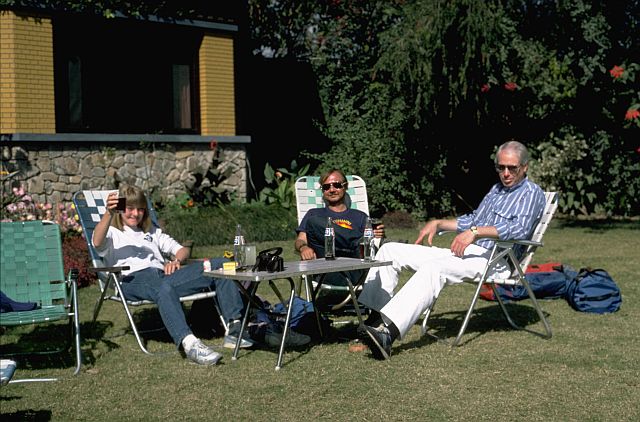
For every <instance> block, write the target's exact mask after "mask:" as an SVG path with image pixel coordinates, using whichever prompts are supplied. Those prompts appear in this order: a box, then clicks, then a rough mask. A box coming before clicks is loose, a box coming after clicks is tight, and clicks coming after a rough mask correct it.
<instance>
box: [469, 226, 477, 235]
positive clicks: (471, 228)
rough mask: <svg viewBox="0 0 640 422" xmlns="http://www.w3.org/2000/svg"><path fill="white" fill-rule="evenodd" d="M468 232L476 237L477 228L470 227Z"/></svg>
mask: <svg viewBox="0 0 640 422" xmlns="http://www.w3.org/2000/svg"><path fill="white" fill-rule="evenodd" d="M469 230H471V233H473V235H474V236H477V235H478V228H477V227H476V226H471V227H470V228H469Z"/></svg>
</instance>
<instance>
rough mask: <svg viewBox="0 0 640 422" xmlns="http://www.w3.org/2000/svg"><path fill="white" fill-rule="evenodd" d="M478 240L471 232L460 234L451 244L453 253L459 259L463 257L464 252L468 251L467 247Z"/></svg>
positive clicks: (466, 231)
mask: <svg viewBox="0 0 640 422" xmlns="http://www.w3.org/2000/svg"><path fill="white" fill-rule="evenodd" d="M474 240H476V237H475V235H474V234H473V233H471V230H465V231H463V232H462V233H459V234H458V235H457V236H456V237H455V238H454V239H453V242H451V252H452V253H453V254H454V255H455V256H458V257H462V255H464V250H465V249H467V246H469V245H470V244H472V243H473V241H474Z"/></svg>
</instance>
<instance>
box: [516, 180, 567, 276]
mask: <svg viewBox="0 0 640 422" xmlns="http://www.w3.org/2000/svg"><path fill="white" fill-rule="evenodd" d="M544 197H545V201H546V204H545V207H544V212H543V213H542V216H541V217H540V221H539V222H538V225H537V226H536V228H535V230H534V231H533V235H532V236H531V240H533V241H534V242H541V241H542V237H543V236H544V233H545V232H546V231H547V228H548V227H549V223H550V222H551V219H552V218H553V215H554V214H555V212H556V209H558V197H559V195H558V192H545V193H544ZM536 249H537V247H535V246H529V247H528V248H527V250H526V251H525V253H524V254H523V255H522V259H521V260H520V268H521V269H522V271H525V270H526V269H527V267H528V266H529V264H530V263H531V259H532V258H533V254H534V253H535V251H536Z"/></svg>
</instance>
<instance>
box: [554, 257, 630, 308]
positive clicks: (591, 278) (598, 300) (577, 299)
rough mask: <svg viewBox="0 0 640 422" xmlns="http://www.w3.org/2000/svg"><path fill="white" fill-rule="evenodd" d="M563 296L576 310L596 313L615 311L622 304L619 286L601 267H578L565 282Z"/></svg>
mask: <svg viewBox="0 0 640 422" xmlns="http://www.w3.org/2000/svg"><path fill="white" fill-rule="evenodd" d="M565 298H566V299H567V302H568V303H569V305H571V307H572V308H573V309H575V310H576V311H580V312H593V313H596V314H604V313H609V312H616V311H617V310H618V309H620V305H622V294H621V293H620V288H619V287H618V285H617V284H616V282H615V281H614V280H613V278H611V276H610V275H609V273H608V272H606V271H605V270H603V269H591V268H582V269H580V271H579V272H578V274H577V275H576V277H574V278H573V279H572V280H570V281H569V282H568V283H567V288H566V294H565Z"/></svg>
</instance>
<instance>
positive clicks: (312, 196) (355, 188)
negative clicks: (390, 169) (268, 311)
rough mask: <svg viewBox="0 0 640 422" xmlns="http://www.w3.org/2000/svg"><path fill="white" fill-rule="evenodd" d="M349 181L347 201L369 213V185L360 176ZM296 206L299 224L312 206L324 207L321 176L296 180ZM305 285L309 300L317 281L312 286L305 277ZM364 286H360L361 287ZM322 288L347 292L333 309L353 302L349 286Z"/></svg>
mask: <svg viewBox="0 0 640 422" xmlns="http://www.w3.org/2000/svg"><path fill="white" fill-rule="evenodd" d="M346 177H347V182H349V187H348V188H347V192H346V195H347V198H346V203H347V206H348V207H350V208H354V209H358V210H360V211H362V212H364V213H365V214H367V215H369V201H368V199H367V185H366V183H365V182H364V180H363V179H362V178H361V177H360V176H356V175H347V176H346ZM295 189H296V208H297V215H298V224H300V222H302V218H303V217H304V216H305V214H306V213H307V211H309V210H310V209H312V208H323V207H324V206H325V203H324V200H323V198H322V189H320V177H318V176H303V177H300V178H299V179H298V180H296V187H295ZM303 282H304V286H305V289H306V295H307V300H310V298H311V292H310V289H311V288H315V287H316V284H315V282H312V283H311V286H310V285H309V283H308V282H307V280H306V278H305V277H303ZM361 288H362V287H361V286H360V287H359V289H361ZM322 290H327V291H340V292H344V293H345V298H344V300H343V301H341V302H340V303H337V304H335V305H333V306H332V307H331V311H337V310H339V309H341V308H342V307H344V306H345V305H346V304H348V303H350V302H351V297H350V296H349V288H348V287H347V286H335V285H331V284H322V285H321V286H320V290H319V291H318V293H320V292H321V291H322Z"/></svg>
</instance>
